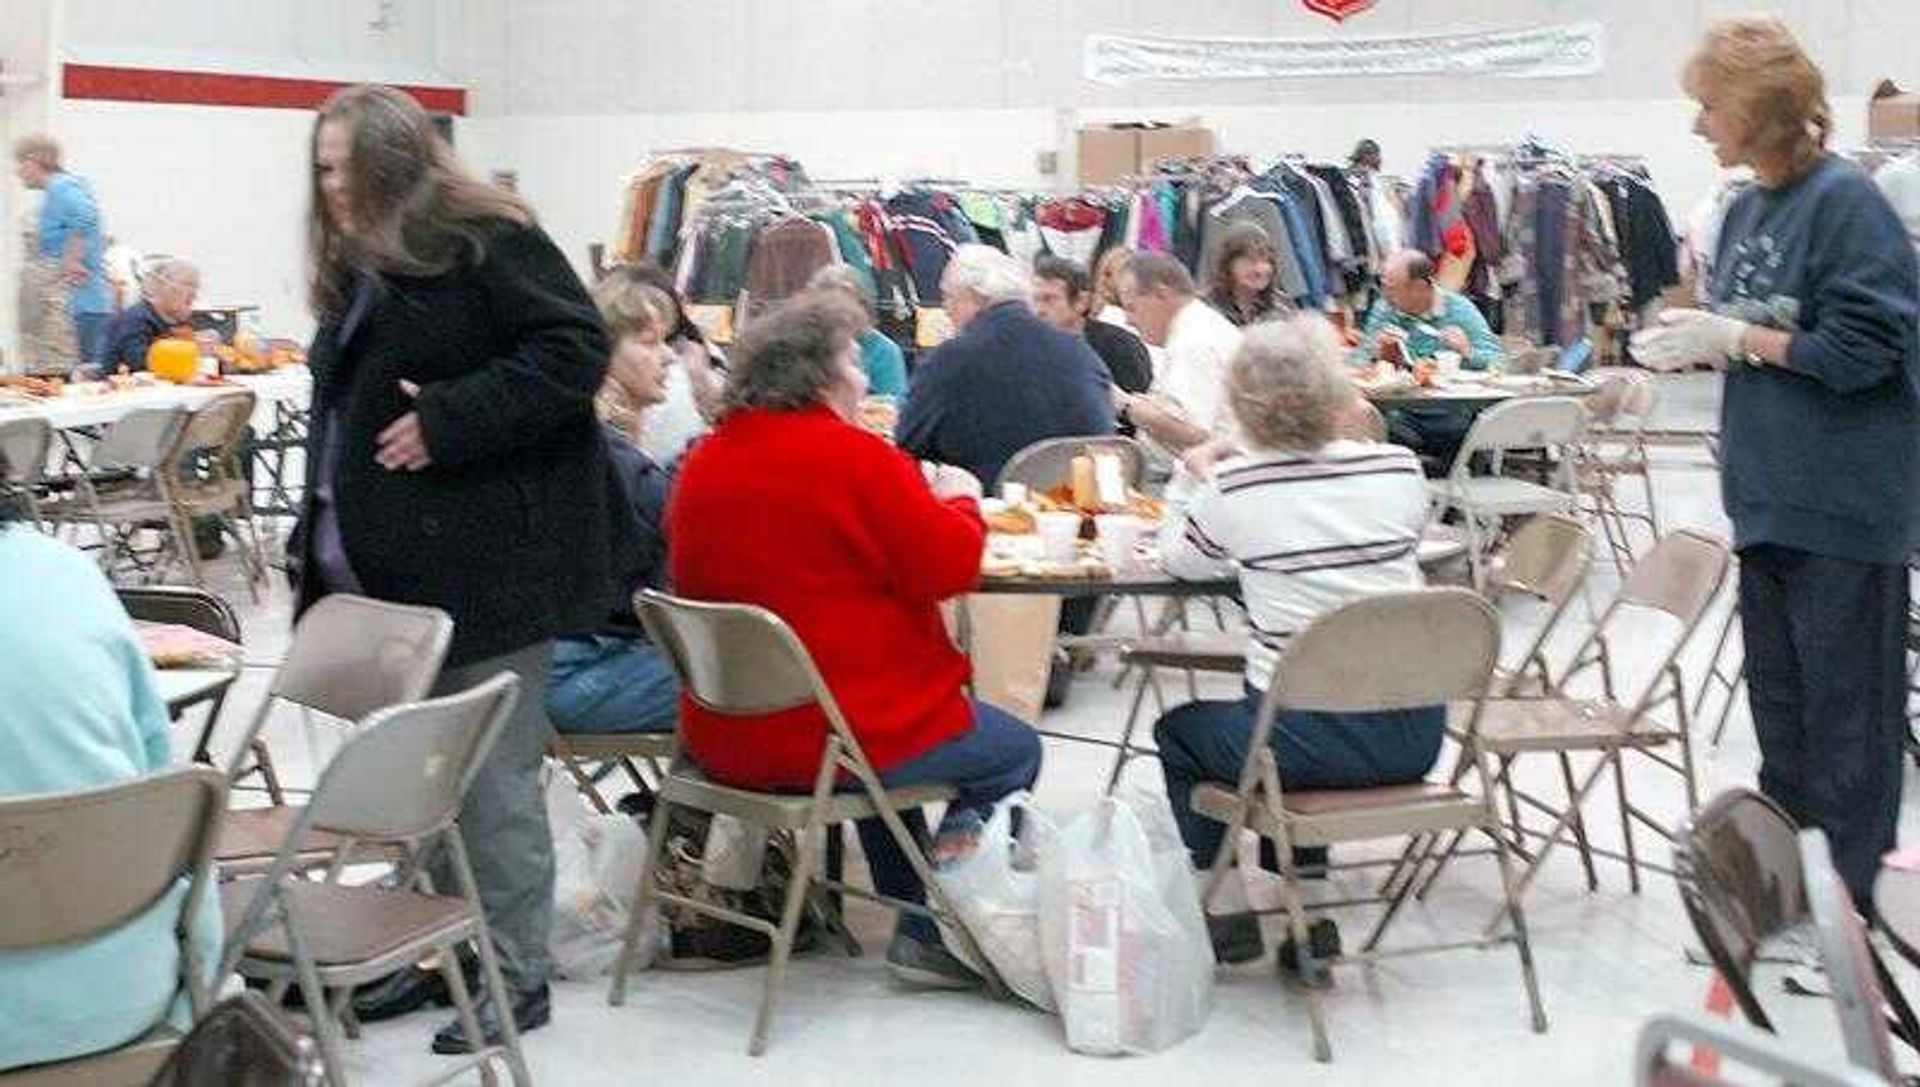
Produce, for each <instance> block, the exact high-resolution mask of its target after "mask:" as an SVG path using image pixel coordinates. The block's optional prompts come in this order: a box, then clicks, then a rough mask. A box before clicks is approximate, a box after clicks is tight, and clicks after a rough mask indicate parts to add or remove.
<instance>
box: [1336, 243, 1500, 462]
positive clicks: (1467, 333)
mask: <svg viewBox="0 0 1920 1087" xmlns="http://www.w3.org/2000/svg"><path fill="white" fill-rule="evenodd" d="M1433 277H1434V267H1433V259H1432V258H1431V257H1428V256H1427V255H1426V254H1425V253H1422V252H1419V251H1418V250H1413V249H1403V250H1401V251H1400V252H1398V253H1395V254H1393V255H1392V256H1391V257H1388V258H1387V263H1386V264H1385V265H1384V266H1383V267H1382V268H1381V270H1380V294H1381V297H1380V300H1379V301H1378V302H1375V303H1374V304H1373V310H1372V311H1371V312H1370V313H1368V314H1367V327H1366V336H1365V339H1364V340H1363V341H1362V342H1361V344H1360V347H1359V348H1358V349H1357V351H1356V352H1355V359H1356V361H1359V362H1365V361H1367V360H1369V359H1373V358H1377V357H1379V352H1380V341H1381V340H1382V339H1384V338H1386V337H1388V336H1395V337H1398V338H1399V339H1400V341H1401V343H1403V344H1404V345H1405V346H1406V359H1407V361H1409V362H1412V361H1414V360H1416V359H1430V358H1433V357H1434V356H1435V355H1438V354H1439V353H1440V352H1442V351H1451V352H1453V353H1454V354H1456V355H1459V356H1460V367H1461V369H1464V370H1487V369H1491V368H1493V367H1494V366H1496V365H1498V364H1499V363H1500V361H1501V360H1502V359H1504V358H1505V357H1506V349H1505V348H1503V347H1501V346H1500V338H1499V337H1498V336H1495V335H1494V334H1493V329H1492V328H1490V327H1489V326H1488V325H1487V319H1486V317H1484V316H1482V315H1481V313H1480V309H1479V307H1478V306H1475V305H1474V304H1473V303H1472V302H1470V301H1468V300H1467V299H1466V298H1465V297H1463V296H1461V295H1458V294H1455V293H1453V292H1452V291H1449V290H1446V289H1445V288H1443V287H1441V286H1440V285H1439V284H1438V283H1435V282H1434V280H1433ZM1472 425H1473V413H1472V412H1470V411H1460V410H1456V409H1454V408H1449V407H1435V408H1405V409H1402V410H1400V411H1390V412H1388V413H1387V436H1388V438H1389V439H1390V440H1391V441H1392V442H1393V443H1394V444H1395V445H1404V446H1406V447H1407V448H1409V449H1412V450H1413V451H1414V452H1416V453H1419V454H1421V455H1422V456H1423V458H1426V459H1429V460H1430V461H1431V462H1433V464H1434V466H1435V467H1437V468H1439V470H1440V471H1441V472H1443V473H1444V472H1445V471H1446V470H1447V469H1448V468H1449V467H1451V465H1452V463H1453V456H1454V454H1455V453H1457V452H1458V451H1459V449H1460V443H1461V442H1462V441H1464V440H1465V439H1466V436H1467V428H1468V427H1470V426H1472Z"/></svg>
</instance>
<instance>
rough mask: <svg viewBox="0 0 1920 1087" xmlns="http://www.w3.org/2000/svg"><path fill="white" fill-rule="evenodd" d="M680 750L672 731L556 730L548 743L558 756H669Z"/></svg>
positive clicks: (650, 757)
mask: <svg viewBox="0 0 1920 1087" xmlns="http://www.w3.org/2000/svg"><path fill="white" fill-rule="evenodd" d="M679 750H680V742H679V740H678V739H677V738H675V736H674V734H673V733H671V732H604V733H602V732H593V733H588V732H557V733H554V736H553V740H552V741H551V742H550V743H548V744H547V751H548V753H549V754H551V755H553V757H554V758H559V759H624V758H633V759H670V758H672V757H673V756H674V755H675V754H677V753H678V752H679Z"/></svg>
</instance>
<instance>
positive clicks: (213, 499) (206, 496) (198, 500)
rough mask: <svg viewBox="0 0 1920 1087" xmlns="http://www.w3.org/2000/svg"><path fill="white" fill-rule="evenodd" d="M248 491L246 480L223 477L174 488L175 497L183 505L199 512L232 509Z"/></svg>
mask: <svg viewBox="0 0 1920 1087" xmlns="http://www.w3.org/2000/svg"><path fill="white" fill-rule="evenodd" d="M246 493H247V484H246V481H244V480H238V479H222V480H207V481H203V482H193V483H183V484H181V485H180V486H178V487H175V488H174V492H173V499H174V501H175V502H177V503H178V504H180V505H181V506H183V507H187V508H188V509H190V510H192V511H195V512H198V511H202V510H204V511H208V512H217V511H221V510H228V509H232V508H233V507H235V506H238V505H239V504H240V499H241V498H242V497H243V496H244V495H245V494H246Z"/></svg>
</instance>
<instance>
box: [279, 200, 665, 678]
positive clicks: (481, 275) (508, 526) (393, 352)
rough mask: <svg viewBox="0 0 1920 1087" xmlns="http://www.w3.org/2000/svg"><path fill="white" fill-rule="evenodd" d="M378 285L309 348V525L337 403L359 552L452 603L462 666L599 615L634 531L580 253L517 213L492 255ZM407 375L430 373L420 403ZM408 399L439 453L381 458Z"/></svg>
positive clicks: (375, 580)
mask: <svg viewBox="0 0 1920 1087" xmlns="http://www.w3.org/2000/svg"><path fill="white" fill-rule="evenodd" d="M374 297H375V300H374V301H373V303H372V305H371V306H369V307H367V308H366V309H365V311H364V314H363V315H356V316H357V319H356V320H354V321H353V322H352V324H351V327H350V328H349V329H348V330H347V333H346V335H345V336H344V339H343V337H342V336H341V325H342V322H343V320H344V318H345V315H343V314H335V315H329V316H328V317H326V318H324V319H323V320H322V322H321V327H320V329H319V331H318V332H317V333H316V334H315V337H314V343H313V349H312V350H311V351H310V352H309V353H308V360H309V361H308V365H309V366H310V367H311V368H312V370H313V378H314V386H313V426H312V437H311V438H310V440H309V443H308V455H307V491H306V493H307V495H308V499H307V509H306V511H305V512H306V516H304V517H303V518H302V524H303V525H309V524H311V514H312V496H313V494H314V486H315V483H316V472H317V471H318V466H319V463H320V459H321V456H322V449H323V446H324V442H325V437H326V435H325V429H326V421H327V419H328V418H329V416H330V415H335V416H337V419H338V424H339V426H340V451H339V462H338V468H337V471H336V476H335V480H334V502H335V508H336V511H337V515H338V518H339V526H340V535H341V539H342V541H343V543H344V545H345V548H346V553H347V560H348V563H349V564H350V565H351V566H352V568H353V573H354V575H355V576H356V577H357V578H358V579H359V581H360V583H361V585H362V587H363V588H364V589H365V590H366V592H367V594H368V595H370V596H373V597H376V598H378V599H381V600H393V601H399V602H402V603H411V604H431V605H433V606H435V607H438V608H441V609H444V610H445V611H446V612H447V613H448V614H450V615H452V616H453V620H454V632H453V645H452V648H451V650H450V651H449V653H448V657H447V663H448V664H449V665H456V664H466V663H470V662H473V661H475V660H480V659H484V658H487V657H492V656H498V655H501V654H504V653H508V652H511V651H513V650H516V649H520V648H524V647H525V646H528V645H531V644H534V643H536V642H540V641H543V640H545V639H548V638H552V637H554V636H556V635H559V634H568V633H576V632H586V631H592V630H594V629H596V628H598V627H599V626H600V625H601V623H602V622H604V620H605V618H606V607H607V601H608V600H609V599H610V598H611V596H612V595H613V593H614V591H615V588H616V586H617V585H618V584H621V583H622V582H621V579H620V575H619V574H617V573H616V571H615V565H616V562H617V561H618V562H620V563H622V564H624V563H625V561H626V559H625V556H627V555H628V554H630V552H631V551H632V547H631V537H632V534H633V528H632V524H631V521H630V518H627V517H625V516H618V517H616V516H613V515H612V510H613V509H614V507H613V505H612V504H610V502H609V499H610V497H612V496H613V495H615V494H617V493H618V492H617V489H616V488H617V484H616V483H615V481H614V479H613V475H612V469H611V466H610V463H609V461H608V458H607V453H606V450H605V448H604V446H603V443H602V441H601V437H600V428H599V424H598V422H597V421H596V420H595V418H594V411H593V397H594V393H595V392H596V391H597V390H598V389H599V387H600V382H601V378H602V377H603V375H604V374H605V372H606V367H607V357H608V353H609V352H608V341H607V336H606V333H605V331H604V329H603V327H602V325H601V323H600V319H599V315H598V313H597V312H596V311H595V309H594V307H593V303H592V301H591V300H590V299H589V298H588V297H587V294H586V291H585V290H584V289H583V288H582V287H581V285H580V280H579V279H578V277H576V276H575V275H574V273H573V270H572V269H571V268H570V267H568V265H567V262H566V259H565V258H564V257H562V256H561V255H560V251H559V250H558V249H557V248H555V246H554V244H553V242H552V241H550V240H549V239H548V238H547V236H546V234H545V233H543V232H542V231H541V230H539V229H538V228H537V227H521V226H516V225H512V224H508V223H504V222H503V223H500V224H498V225H497V226H495V227H492V228H490V229H489V230H488V232H487V244H486V251H485V255H484V257H483V258H482V259H481V260H479V261H477V262H474V261H467V262H464V263H463V264H462V265H461V266H460V267H457V268H455V269H454V270H453V271H451V272H448V273H446V274H444V275H440V276H433V277H426V278H417V277H404V276H383V277H381V279H380V282H379V290H378V291H377V292H376V294H375V296H374ZM403 379H404V380H407V381H411V382H413V383H414V384H416V385H418V386H420V394H419V397H418V399H417V400H415V401H412V402H409V401H408V399H407V398H406V397H405V396H404V395H403V394H402V392H401V390H400V382H401V381H402V380H403ZM409 410H417V411H418V412H419V414H420V421H421V425H422V428H423V429H424V431H425V433H426V443H427V450H428V454H429V456H430V457H431V458H432V464H431V465H430V466H429V467H427V468H426V469H425V470H424V471H420V472H408V471H397V472H395V471H388V470H387V469H385V468H382V467H381V466H380V465H379V464H378V463H376V462H375V461H374V453H375V450H376V448H377V446H376V438H377V436H378V435H379V434H380V432H381V431H382V430H384V429H385V428H386V427H387V426H388V425H389V424H391V423H392V422H393V421H394V420H396V419H398V418H400V417H401V416H402V415H404V414H405V413H406V412H407V411H409ZM312 536H313V534H312V533H311V532H302V533H301V534H300V540H301V542H300V544H299V547H298V548H297V550H296V554H297V555H298V556H299V563H298V569H300V570H302V571H304V572H305V573H306V574H307V575H308V576H305V577H304V578H302V584H301V593H300V603H301V607H302V608H303V609H304V608H305V607H306V606H307V605H308V604H311V603H312V602H313V601H314V600H315V599H318V597H319V596H320V595H321V594H322V593H323V592H324V591H325V590H324V587H323V586H321V585H320V584H319V581H320V578H319V577H318V576H317V572H316V570H315V567H314V564H313V555H312V545H311V539H312ZM528 697H539V695H538V692H534V693H533V694H532V695H530V696H528Z"/></svg>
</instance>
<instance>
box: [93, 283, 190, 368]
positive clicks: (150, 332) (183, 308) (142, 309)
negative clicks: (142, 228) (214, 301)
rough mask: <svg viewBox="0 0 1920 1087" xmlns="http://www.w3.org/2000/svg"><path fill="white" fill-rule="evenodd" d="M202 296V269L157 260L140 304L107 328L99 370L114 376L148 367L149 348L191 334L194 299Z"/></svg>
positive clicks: (124, 310)
mask: <svg viewBox="0 0 1920 1087" xmlns="http://www.w3.org/2000/svg"><path fill="white" fill-rule="evenodd" d="M199 293H200V269H198V268H196V267H194V265H193V262H192V261H190V260H185V259H182V258H180V257H163V258H161V259H159V260H157V261H155V262H154V263H153V264H152V265H151V266H150V267H149V268H148V269H147V270H146V273H145V274H144V275H142V276H141V277H140V294H141V298H140V301H138V302H136V303H134V304H133V305H131V306H128V307H127V308H126V309H123V310H121V311H120V312H119V313H117V314H115V315H114V317H113V320H112V321H111V322H110V323H109V324H108V326H107V337H106V339H107V345H106V347H105V349H104V351H103V354H102V358H101V362H100V365H99V369H100V370H101V371H103V372H105V373H109V374H111V373H114V372H116V371H117V370H119V369H120V367H122V366H124V367H126V368H127V369H128V370H129V371H138V370H144V369H146V368H147V349H148V348H150V347H152V346H153V341H155V340H157V339H160V338H161V337H163V336H170V335H176V334H179V333H180V332H182V331H183V330H184V331H185V333H186V334H187V335H189V336H191V335H192V331H193V330H192V322H193V300H194V298H195V296H197V295H198V294H199Z"/></svg>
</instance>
